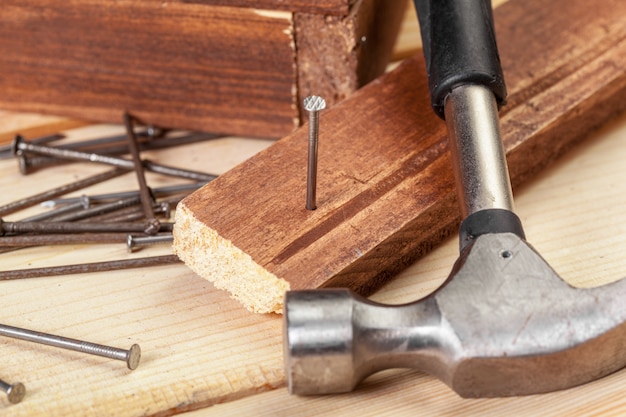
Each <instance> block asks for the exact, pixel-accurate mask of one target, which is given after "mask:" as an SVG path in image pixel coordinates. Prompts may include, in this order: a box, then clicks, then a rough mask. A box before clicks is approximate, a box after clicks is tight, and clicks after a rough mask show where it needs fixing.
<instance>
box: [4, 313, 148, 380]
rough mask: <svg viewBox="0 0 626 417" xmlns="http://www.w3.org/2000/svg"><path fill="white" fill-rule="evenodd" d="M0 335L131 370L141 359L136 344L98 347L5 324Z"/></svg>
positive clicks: (139, 350) (94, 344)
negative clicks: (123, 364) (121, 364)
mask: <svg viewBox="0 0 626 417" xmlns="http://www.w3.org/2000/svg"><path fill="white" fill-rule="evenodd" d="M0 335H1V336H7V337H12V338H14V339H20V340H26V341H28V342H35V343H40V344H42V345H48V346H54V347H58V348H62V349H68V350H73V351H76V352H82V353H88V354H91V355H96V356H102V357H104V358H109V359H116V360H118V361H124V362H126V366H128V369H131V370H132V369H135V368H137V366H139V360H140V359H141V348H140V347H139V345H137V344H134V345H132V346H131V347H130V349H119V348H115V347H110V346H105V345H99V344H97V343H91V342H83V341H81V340H76V339H70V338H68V337H63V336H55V335H52V334H48V333H42V332H37V331H34V330H27V329H21V328H19V327H13V326H7V325H6V324H0Z"/></svg>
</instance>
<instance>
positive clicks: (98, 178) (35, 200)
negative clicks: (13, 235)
mask: <svg viewBox="0 0 626 417" xmlns="http://www.w3.org/2000/svg"><path fill="white" fill-rule="evenodd" d="M127 172H128V170H126V169H119V168H115V169H112V170H110V171H106V172H104V173H102V174H97V175H93V176H90V177H87V178H85V179H82V180H80V181H76V182H72V183H70V184H66V185H62V186H60V187H57V188H53V189H52V190H48V191H44V192H42V193H39V194H35V195H33V196H31V197H27V198H24V199H21V200H17V201H14V202H12V203H9V204H6V205H4V206H0V216H6V215H7V214H11V213H15V212H16V211H19V210H21V209H24V208H27V207H32V206H34V205H36V204H39V203H41V202H42V201H46V200H50V199H51V198H55V197H58V196H61V195H64V194H67V193H70V192H72V191H76V190H80V189H82V188H86V187H89V186H91V185H94V184H99V183H101V182H104V181H107V180H109V179H111V178H115V177H119V176H120V175H123V174H125V173H127Z"/></svg>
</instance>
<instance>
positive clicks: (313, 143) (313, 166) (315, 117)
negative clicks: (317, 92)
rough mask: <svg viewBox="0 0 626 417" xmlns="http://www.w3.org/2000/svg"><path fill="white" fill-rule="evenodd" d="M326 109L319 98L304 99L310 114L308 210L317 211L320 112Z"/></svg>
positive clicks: (324, 102)
mask: <svg viewBox="0 0 626 417" xmlns="http://www.w3.org/2000/svg"><path fill="white" fill-rule="evenodd" d="M325 108H326V101H324V99H323V98H322V97H319V96H309V97H307V98H305V99H304V109H305V110H306V111H308V112H309V157H308V165H307V184H306V209H307V210H315V208H316V207H317V205H316V202H315V200H316V189H317V142H318V135H319V112H320V111H322V110H324V109H325Z"/></svg>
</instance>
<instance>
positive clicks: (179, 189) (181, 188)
mask: <svg viewBox="0 0 626 417" xmlns="http://www.w3.org/2000/svg"><path fill="white" fill-rule="evenodd" d="M206 184H207V183H206V182H204V181H203V182H197V183H192V184H180V185H170V186H168V187H160V188H153V189H152V194H153V195H154V197H155V198H159V197H167V196H170V195H175V194H181V193H185V192H187V191H189V192H191V191H195V190H197V189H199V188H200V187H202V186H204V185H206ZM138 195H139V193H138V192H137V191H123V192H118V193H108V194H97V195H90V196H88V197H89V199H90V200H91V201H92V202H101V201H107V200H119V199H122V198H126V197H133V196H138ZM77 201H78V197H72V198H61V199H56V200H48V201H44V202H42V203H41V205H42V206H43V207H48V208H51V207H55V206H59V205H64V204H72V203H75V202H77Z"/></svg>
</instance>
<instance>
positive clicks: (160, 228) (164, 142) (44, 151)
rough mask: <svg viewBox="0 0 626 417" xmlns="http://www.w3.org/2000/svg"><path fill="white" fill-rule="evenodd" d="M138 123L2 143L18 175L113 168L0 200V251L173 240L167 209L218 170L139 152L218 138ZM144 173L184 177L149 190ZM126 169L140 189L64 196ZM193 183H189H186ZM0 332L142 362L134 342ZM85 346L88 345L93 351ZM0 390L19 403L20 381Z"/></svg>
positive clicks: (134, 264) (159, 260)
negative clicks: (89, 135)
mask: <svg viewBox="0 0 626 417" xmlns="http://www.w3.org/2000/svg"><path fill="white" fill-rule="evenodd" d="M136 124H137V125H138V124H139V123H138V121H137V120H136V119H135V118H133V117H132V116H130V115H128V114H125V115H124V126H125V128H126V132H125V134H123V135H117V136H111V137H105V138H98V139H92V140H83V141H81V142H72V143H69V144H63V145H56V146H53V145H54V142H55V141H59V140H61V139H63V138H64V137H65V136H64V135H62V134H54V135H50V136H45V137H41V138H37V139H32V140H29V141H27V140H25V139H24V138H23V137H22V136H20V135H18V136H16V138H15V140H14V141H13V143H12V144H11V145H9V146H5V147H0V159H7V158H17V160H18V166H19V169H20V172H21V173H22V174H24V175H27V174H31V173H33V172H36V171H39V170H42V169H45V168H49V167H54V166H59V165H61V164H67V163H70V162H75V161H89V162H92V163H99V164H105V165H110V166H112V168H111V169H110V170H108V171H106V172H103V173H100V174H97V175H93V176H90V177H87V178H84V179H82V180H79V181H75V182H72V183H70V184H64V185H61V186H57V187H55V188H53V189H50V190H48V191H44V192H41V193H38V194H36V195H32V196H30V197H27V198H23V199H20V200H18V201H13V202H9V203H7V204H4V205H0V253H4V252H9V251H13V250H17V249H20V248H25V247H33V246H50V245H67V244H103V243H121V244H125V245H126V247H127V250H128V251H129V252H134V251H136V250H137V249H139V248H141V247H143V246H145V245H154V244H160V243H165V244H166V243H170V242H171V241H172V239H173V238H172V229H173V223H171V222H168V219H170V212H171V209H172V208H173V207H174V206H175V205H176V204H177V203H178V202H179V201H180V200H181V199H182V198H184V197H185V196H187V195H188V194H189V193H191V192H193V191H195V190H197V189H198V188H200V187H201V186H203V185H205V184H206V183H207V182H209V181H211V180H213V179H215V178H216V175H212V174H208V173H204V172H197V171H191V170H187V169H183V168H177V167H172V166H167V165H163V164H157V163H154V162H152V161H149V160H146V159H142V158H141V152H142V151H147V150H157V149H165V148H169V147H173V146H180V145H185V144H190V143H196V142H200V141H206V140H211V139H215V138H217V137H218V136H216V135H213V134H207V133H196V132H192V133H185V132H171V131H167V130H164V129H159V128H154V127H151V126H139V127H136V126H135V125H136ZM123 155H130V156H131V158H128V159H127V158H125V157H123ZM144 171H151V172H155V173H159V174H162V175H166V176H170V177H177V178H182V179H184V180H186V181H187V182H185V183H182V184H178V185H171V186H167V187H161V188H150V187H149V186H148V184H147V182H146V178H145V176H144ZM129 172H130V173H132V172H134V173H135V175H136V177H137V183H138V189H137V190H130V191H127V190H125V191H120V192H114V193H107V194H99V195H81V196H79V197H65V198H63V196H65V195H66V194H69V193H72V192H75V191H77V190H82V189H84V188H87V187H89V186H92V185H95V184H99V183H102V182H104V181H107V180H110V179H112V178H116V177H119V176H121V175H124V174H127V173H129ZM190 180H191V181H192V182H189V181H190ZM36 205H41V206H42V207H43V208H44V209H45V210H46V211H44V212H43V213H39V214H37V215H34V216H30V217H25V218H23V219H21V220H19V221H13V222H8V221H3V220H2V218H1V217H2V216H6V215H8V214H13V213H16V212H19V211H20V210H23V209H26V208H30V207H33V206H36ZM175 262H179V260H178V257H176V256H175V255H163V256H151V257H139V258H137V257H130V258H128V259H122V260H116V261H106V262H93V263H83V264H75V265H62V266H53V267H42V268H30V269H18V270H12V271H0V281H2V280H10V279H23V278H34V277H40V276H54V275H67V274H73V273H89V272H101V271H110V270H116V269H127V268H139V267H147V266H157V265H163V264H171V263H175ZM0 336H9V337H17V338H20V339H24V340H28V341H32V342H38V343H45V344H52V345H55V346H58V347H65V348H68V346H70V347H69V348H70V349H72V347H71V346H73V345H75V346H76V347H75V348H73V350H79V351H82V352H86V353H93V354H97V355H100V356H107V355H105V354H103V352H104V353H110V354H109V355H108V356H107V357H110V358H113V359H122V360H126V361H127V363H128V367H129V368H130V369H134V367H136V366H137V364H138V362H139V356H138V355H139V347H138V346H136V347H133V348H131V350H128V351H126V350H123V349H116V348H110V347H106V346H102V345H96V344H90V343H87V342H81V341H75V340H73V339H67V338H62V337H60V336H53V335H48V334H45V333H40V332H34V331H30V330H26V329H18V328H15V327H11V326H7V325H2V324H0ZM90 347H93V349H91V350H90ZM131 351H132V352H131ZM129 361H130V362H129ZM0 390H1V391H4V392H5V393H6V395H7V398H8V399H9V401H10V402H11V403H16V402H19V401H21V400H22V397H23V396H24V393H25V389H24V386H23V385H22V384H21V383H16V384H8V383H6V382H4V381H2V380H0Z"/></svg>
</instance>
